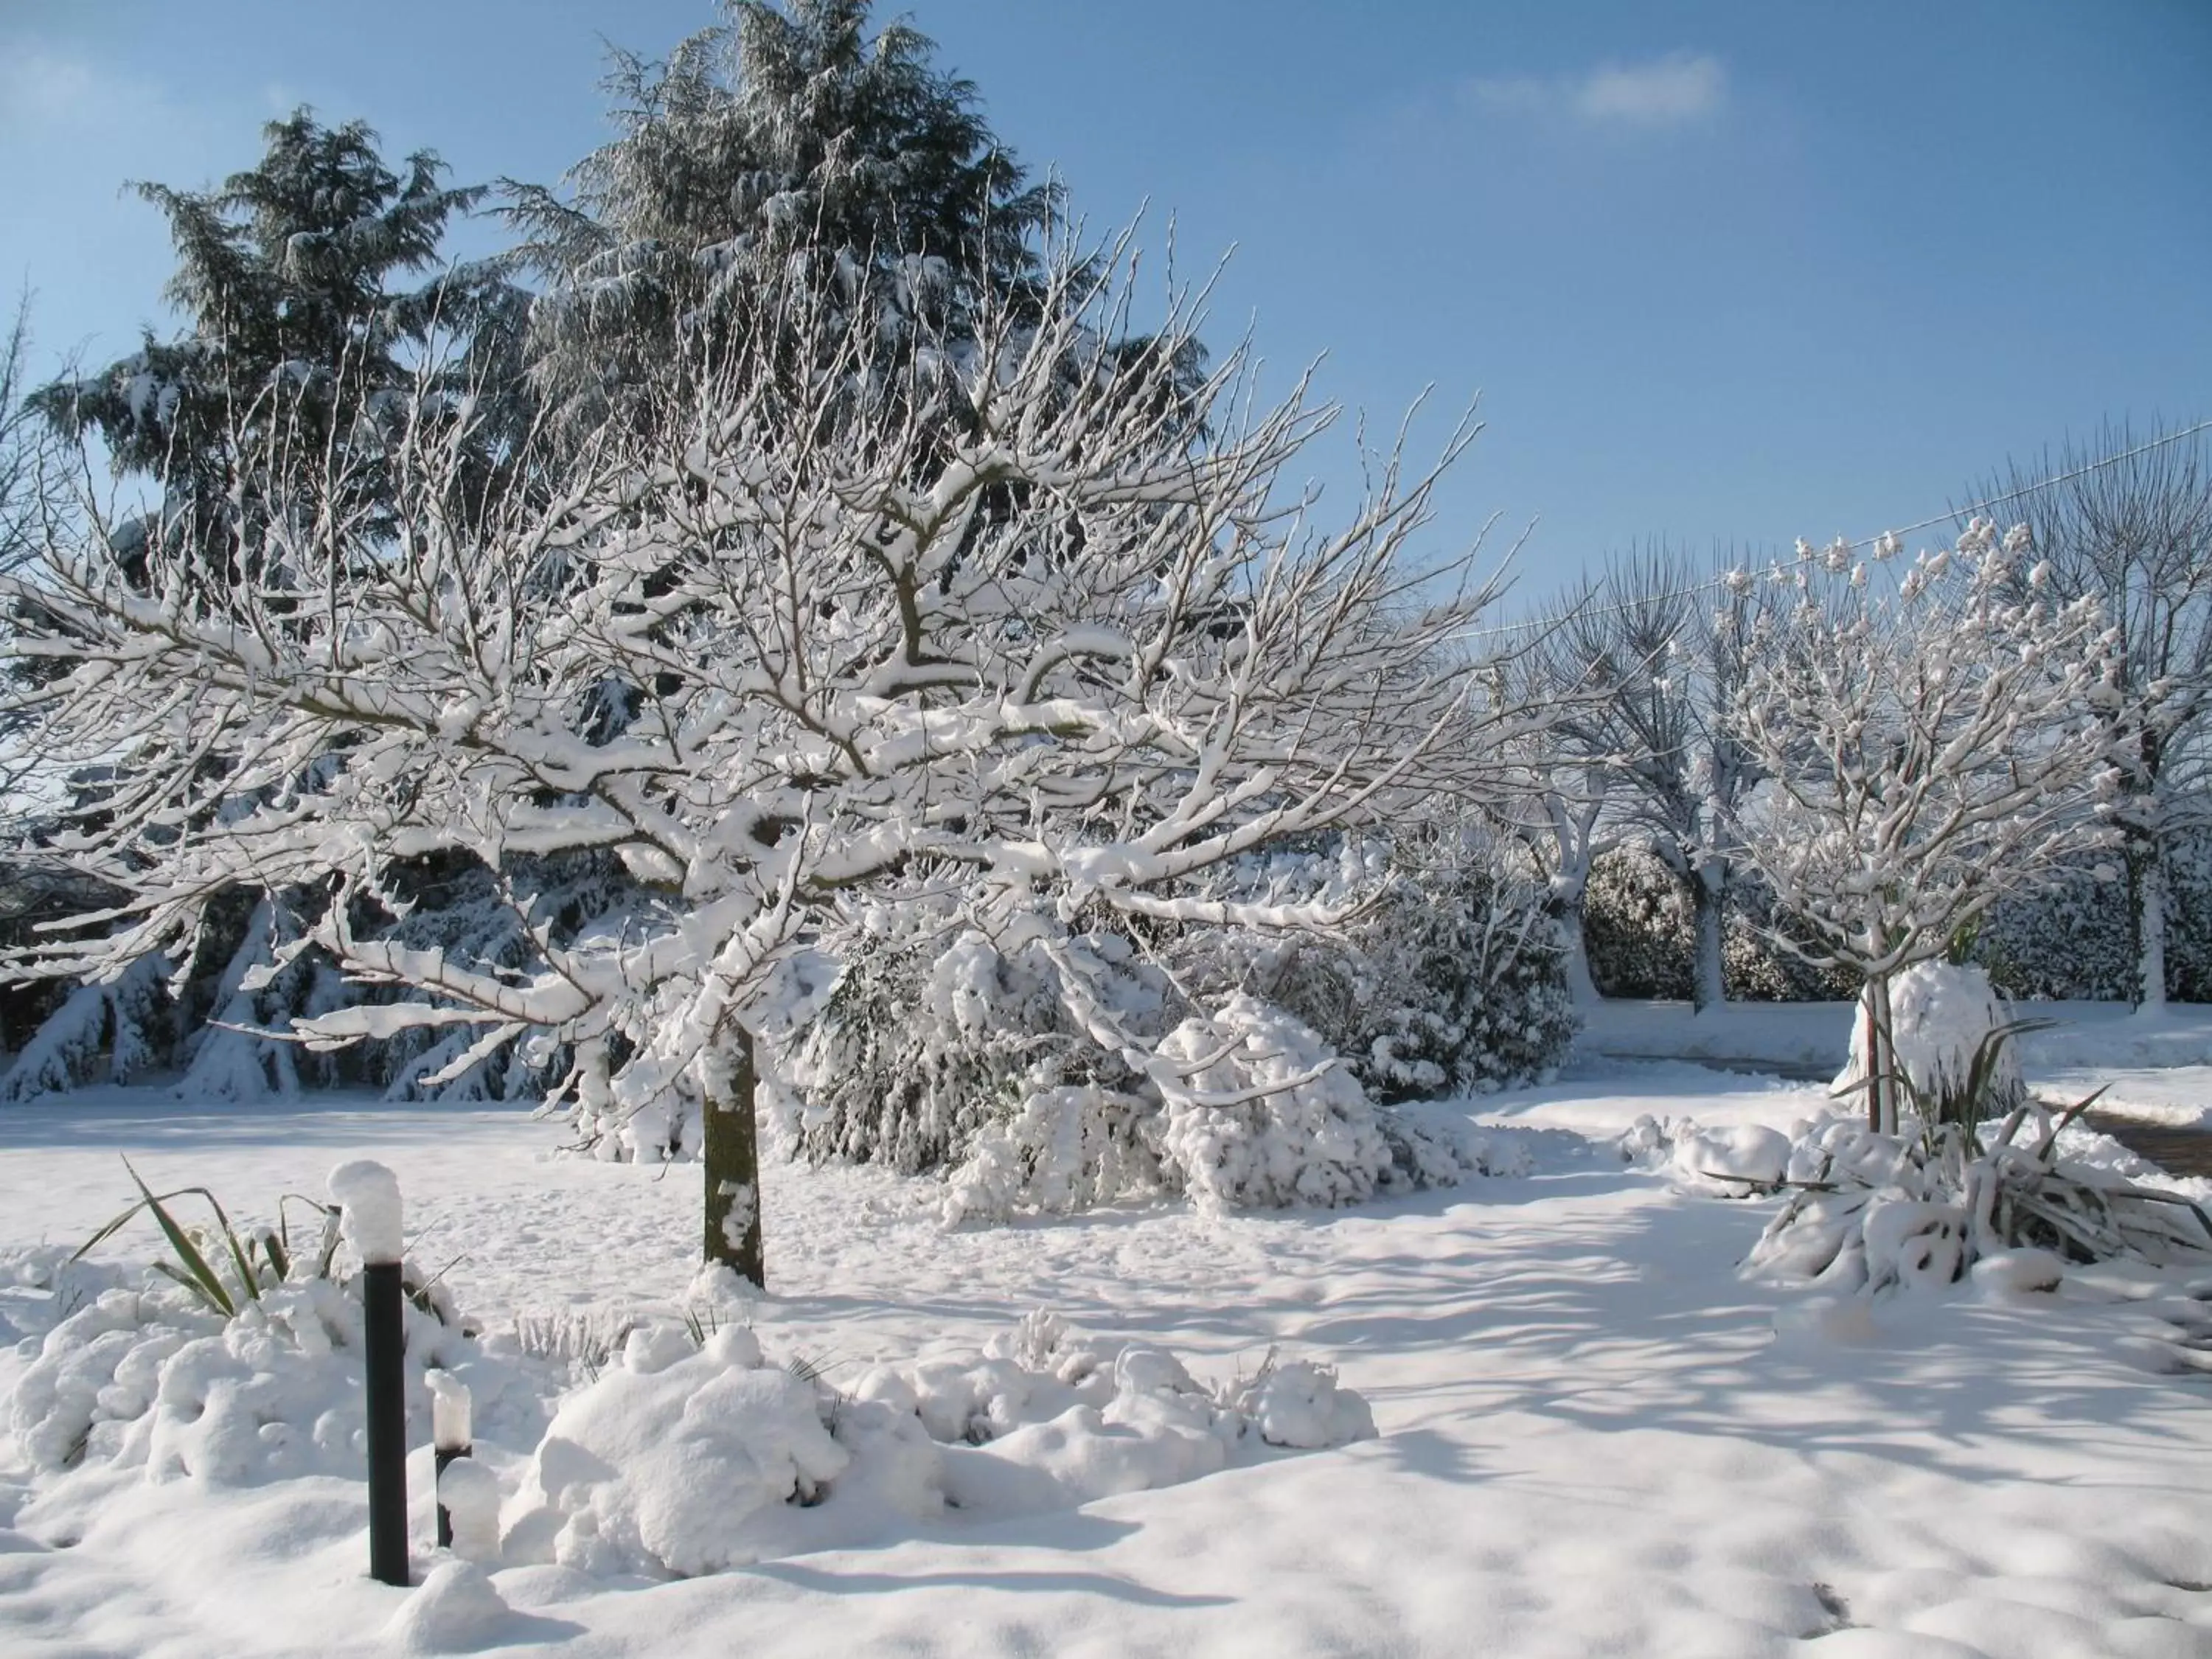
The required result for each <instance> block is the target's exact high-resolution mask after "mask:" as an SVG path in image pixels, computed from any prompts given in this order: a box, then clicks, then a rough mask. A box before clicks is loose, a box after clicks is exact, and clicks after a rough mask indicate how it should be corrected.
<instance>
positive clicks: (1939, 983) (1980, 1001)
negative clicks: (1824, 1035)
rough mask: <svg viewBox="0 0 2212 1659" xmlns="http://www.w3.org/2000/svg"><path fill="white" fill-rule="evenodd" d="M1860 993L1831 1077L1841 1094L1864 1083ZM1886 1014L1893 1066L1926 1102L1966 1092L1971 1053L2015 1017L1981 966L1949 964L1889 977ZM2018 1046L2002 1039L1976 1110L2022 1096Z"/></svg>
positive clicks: (1992, 1110) (1997, 1109) (1919, 966)
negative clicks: (1847, 1043) (1846, 1051)
mask: <svg viewBox="0 0 2212 1659" xmlns="http://www.w3.org/2000/svg"><path fill="white" fill-rule="evenodd" d="M1866 1007H1867V1005H1866V1000H1865V997H1864V995H1862V996H1861V999H1860V1000H1859V1002H1858V1003H1857V1005H1856V1006H1854V1008H1853V1010H1852V1015H1851V1048H1850V1058H1849V1059H1848V1060H1845V1061H1844V1069H1843V1070H1842V1071H1841V1072H1839V1073H1837V1075H1836V1080H1835V1084H1834V1085H1833V1087H1834V1089H1835V1091H1836V1092H1837V1093H1838V1094H1841V1093H1844V1091H1848V1090H1858V1091H1861V1094H1860V1096H1859V1097H1860V1098H1862V1099H1863V1090H1864V1085H1865V1083H1866V1080H1867V1070H1868V1063H1867V1012H1866ZM1889 1018H1890V1026H1891V1030H1892V1035H1893V1038H1894V1041H1895V1042H1896V1045H1897V1063H1898V1066H1899V1068H1900V1069H1901V1070H1902V1071H1903V1072H1904V1073H1905V1078H1906V1079H1907V1081H1909V1082H1910V1083H1911V1086H1912V1091H1913V1092H1914V1093H1915V1094H1916V1095H1917V1096H1919V1097H1921V1099H1923V1100H1924V1101H1930V1102H1932V1101H1936V1100H1938V1099H1942V1098H1944V1097H1950V1096H1954V1095H1959V1094H1961V1093H1963V1092H1964V1091H1965V1088H1966V1079H1967V1075H1968V1073H1970V1072H1971V1071H1972V1067H1973V1064H1974V1056H1975V1054H1976V1053H1977V1052H1978V1051H1979V1049H1980V1048H1981V1046H1982V1042H1983V1041H1984V1038H1986V1037H1987V1036H1989V1035H1990V1033H1991V1032H1992V1031H1997V1030H2002V1029H2003V1028H2004V1027H2005V1026H2007V1025H2008V1024H2012V1023H2013V1016H2012V1013H2011V1012H2010V1010H2008V1008H2007V1007H2006V1006H2005V1003H2004V1000H2003V999H2002V997H2000V996H1999V995H1998V994H1997V992H1996V987H1995V986H1993V985H1992V984H1990V976H1989V975H1988V974H1986V973H1985V972H1984V971H1983V970H1982V969H1979V968H1971V967H1959V966H1956V965H1954V964H1953V963H1948V962H1922V963H1915V964H1914V965H1913V966H1911V967H1910V968H1908V969H1905V971H1904V972H1903V973H1901V974H1899V975H1897V976H1896V977H1895V978H1894V979H1893V980H1892V981H1890V988H1889ZM2015 1046H2016V1045H2015V1044H2013V1043H2010V1042H2007V1043H2004V1044H2002V1045H2001V1046H2000V1048H1999V1050H1998V1053H1997V1054H1996V1056H1995V1058H1994V1062H1993V1064H1992V1065H1991V1067H1990V1077H1989V1083H1988V1089H1987V1091H1986V1093H1985V1095H1984V1098H1983V1101H1982V1103H1981V1106H1980V1115H1982V1116H1984V1117H1988V1116H1994V1115H1997V1114H1999V1113H2003V1112H2008V1111H2011V1110H2012V1109H2014V1108H2015V1107H2016V1106H2018V1105H2019V1104H2020V1103H2021V1101H2023V1100H2025V1099H2026V1098H2027V1080H2026V1079H2024V1078H2022V1077H2021V1069H2020V1056H2019V1055H2018V1054H2017V1053H2015Z"/></svg>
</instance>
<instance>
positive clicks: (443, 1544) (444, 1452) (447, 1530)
mask: <svg viewBox="0 0 2212 1659" xmlns="http://www.w3.org/2000/svg"><path fill="white" fill-rule="evenodd" d="M475 1453H476V1448H475V1447H474V1446H440V1447H438V1448H436V1449H435V1450H434V1451H432V1453H431V1454H430V1455H431V1457H432V1459H433V1460H434V1461H435V1463H436V1464H437V1469H438V1473H439V1474H444V1473H445V1472H446V1466H447V1464H448V1463H451V1462H453V1460H454V1459H456V1458H460V1457H470V1456H473V1455H475ZM438 1547H439V1548H440V1549H441V1550H449V1549H451V1548H453V1511H452V1510H449V1509H447V1507H446V1504H445V1501H444V1500H443V1499H442V1498H441V1499H440V1500H439V1503H438Z"/></svg>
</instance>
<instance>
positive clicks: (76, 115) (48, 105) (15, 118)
mask: <svg viewBox="0 0 2212 1659" xmlns="http://www.w3.org/2000/svg"><path fill="white" fill-rule="evenodd" d="M110 90H111V89H110V88H107V87H105V86H103V85H102V84H101V82H100V77H99V76H97V75H96V74H94V71H93V69H92V66H91V65H90V64H86V63H83V62H82V61H80V60H78V59H76V58H65V57H63V56H61V55H60V54H59V53H57V52H47V51H44V50H42V49H40V48H38V47H35V46H34V47H33V48H32V49H30V50H29V51H27V52H18V53H0V120H4V122H5V124H6V125H9V126H15V127H20V128H22V129H24V130H26V131H31V130H36V129H40V128H46V127H55V126H89V125H94V123H95V122H97V120H98V119H99V117H100V110H101V107H102V106H103V105H105V104H106V103H107V102H108V101H109V93H110Z"/></svg>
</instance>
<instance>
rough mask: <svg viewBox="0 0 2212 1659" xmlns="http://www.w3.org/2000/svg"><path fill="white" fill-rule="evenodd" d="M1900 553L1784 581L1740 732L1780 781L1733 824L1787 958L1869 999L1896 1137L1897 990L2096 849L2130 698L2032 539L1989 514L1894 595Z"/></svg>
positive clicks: (1819, 556)
mask: <svg viewBox="0 0 2212 1659" xmlns="http://www.w3.org/2000/svg"><path fill="white" fill-rule="evenodd" d="M1896 550H1897V544H1896V541H1895V538H1888V537H1886V538H1883V539H1882V541H1881V542H1880V543H1879V544H1876V547H1875V555H1876V556H1875V559H1874V560H1873V561H1871V562H1864V561H1862V560H1861V559H1859V557H1858V556H1857V554H1856V552H1855V551H1854V550H1853V549H1852V548H1851V547H1850V546H1849V545H1848V544H1840V543H1839V544H1836V545H1834V546H1832V547H1830V548H1828V549H1826V550H1821V551H1820V552H1817V553H1816V552H1815V551H1814V550H1813V549H1811V548H1809V547H1801V550H1800V554H1799V557H1798V559H1797V561H1796V564H1795V565H1794V566H1793V567H1791V568H1788V569H1786V570H1784V569H1778V571H1777V572H1776V574H1777V575H1778V576H1779V577H1781V578H1783V579H1784V585H1786V586H1790V587H1791V588H1793V589H1794V590H1795V591H1796V599H1795V602H1794V603H1793V604H1790V605H1782V606H1777V607H1775V608H1774V610H1773V611H1772V613H1771V616H1770V617H1768V618H1766V619H1765V620H1763V622H1762V623H1761V624H1760V629H1761V631H1760V634H1759V639H1758V641H1757V642H1756V643H1757V648H1756V650H1755V652H1754V653H1753V663H1752V666H1751V668H1750V670H1749V671H1748V674H1747V678H1746V680H1745V682H1744V684H1743V686H1742V688H1741V693H1740V695H1739V697H1738V699H1737V701H1736V702H1735V707H1734V709H1733V712H1732V714H1731V722H1732V726H1733V729H1734V731H1735V734H1736V738H1737V740H1738V741H1739V742H1740V743H1741V744H1742V745H1743V747H1744V749H1745V750H1746V752H1747V755H1748V757H1749V759H1750V763H1752V764H1753V766H1754V767H1755V769H1757V770H1758V772H1759V774H1760V775H1762V776H1764V777H1765V779H1767V780H1768V782H1767V784H1766V786H1765V788H1764V789H1763V790H1762V791H1761V792H1760V793H1759V794H1758V795H1757V796H1755V797H1753V799H1751V800H1750V801H1749V802H1748V803H1747V804H1744V805H1741V806H1739V807H1738V808H1737V809H1736V810H1735V812H1734V815H1733V823H1732V827H1733V829H1734V830H1735V835H1736V836H1737V838H1738V840H1739V842H1741V846H1742V848H1743V849H1744V851H1745V854H1746V855H1747V857H1748V858H1749V859H1750V860H1751V861H1752V862H1753V863H1754V864H1755V865H1756V866H1758V868H1759V871H1760V872H1762V873H1763V874H1764V875H1765V878H1766V879H1767V881H1768V882H1769V884H1771V886H1772V888H1773V890H1774V893H1775V896H1776V898H1777V900H1778V902H1779V903H1780V904H1781V905H1782V906H1783V908H1785V909H1786V910H1787V911H1789V912H1790V915H1791V916H1792V917H1793V918H1794V919H1795V920H1796V922H1797V924H1798V925H1799V927H1800V928H1801V929H1802V937H1800V938H1798V939H1795V940H1793V941H1790V942H1791V943H1792V945H1793V947H1794V948H1796V949H1797V950H1798V951H1801V952H1802V954H1804V955H1805V956H1806V957H1807V958H1808V960H1810V961H1812V962H1814V963H1817V964H1820V965H1826V966H1832V967H1839V968H1844V969H1850V970H1852V971H1854V972H1856V973H1857V974H1859V975H1862V976H1863V980H1864V981H1865V984H1866V998H1865V1004H1864V1006H1865V1009H1866V1015H1865V1021H1864V1023H1865V1024H1866V1026H1867V1030H1868V1038H1867V1040H1868V1045H1869V1054H1870V1056H1871V1063H1870V1065H1869V1074H1870V1075H1871V1077H1872V1079H1873V1086H1872V1087H1871V1088H1870V1089H1869V1091H1868V1102H1869V1104H1868V1116H1869V1124H1870V1126H1871V1127H1875V1128H1877V1129H1881V1130H1885V1131H1889V1130H1894V1129H1895V1127H1897V1123H1898V1114H1899V1095H1898V1091H1897V1088H1896V1086H1895V1084H1894V1081H1893V1079H1894V1077H1895V1074H1896V1073H1897V1071H1898V1067H1897V1066H1896V1063H1895V1061H1894V1059H1893V1055H1892V1053H1891V1045H1892V1042H1893V1035H1892V1008H1891V987H1892V984H1893V981H1894V979H1895V976H1896V975H1898V974H1899V973H1900V972H1901V971H1903V970H1904V969H1907V968H1910V967H1911V966H1912V965H1913V964H1914V963H1920V962H1926V961H1930V960H1933V959H1934V958H1936V957H1941V956H1942V955H1943V954H1944V953H1945V951H1947V950H1948V949H1949V948H1950V945H1951V943H1952V941H1953V940H1954V939H1956V938H1958V937H1959V936H1960V934H1961V933H1962V932H1963V931H1964V930H1966V928H1967V927H1969V926H1970V925H1971V924H1972V923H1973V922H1974V921H1976V920H1977V919H1978V917H1980V916H1981V915H1983V914H1984V912H1986V911H1987V910H1988V909H1989V908H1990V906H1991V905H1992V904H1994V903H1995V902H1996V901H1997V900H1998V899H1999V898H2000V897H2002V896H2003V895H2004V894H2005V893H2006V892H2008V891H2011V890H2017V889H2019V888H2021V887H2025V886H2028V885H2032V884H2034V883H2036V882H2037V881H2039V880H2040V879H2041V878H2042V877H2043V876H2044V874H2045V872H2047V871H2049V870H2051V868H2053V867H2054V866H2058V865H2060V864H2062V863H2063V861H2064V860H2067V859H2068V858H2069V857H2071V856H2073V855H2074V854H2077V853H2078V852H2080V851H2081V849H2082V848H2085V847H2087V846H2093V845H2096V844H2098V843H2099V842H2100V841H2101V840H2102V839H2103V838H2104V837H2105V830H2104V829H2103V827H2102V825H2101V823H2100V819H2099V817H2098V816H2097V813H2096V811H2094V810H2093V808H2094V805H2095V804H2096V803H2095V790H2096V788H2097V787H2100V780H2106V779H2107V777H2108V774H2107V769H2106V760H2107V750H2108V749H2109V746H2110V743H2111V732H2110V726H2109V722H2107V721H2106V720H2104V719H2103V718H2102V714H2101V712H2100V711H2102V710H2103V709H2104V708H2106V707H2108V706H2109V705H2110V704H2111V703H2112V701H2113V700H2114V699H2115V698H2116V697H2117V696H2118V693H2117V691H2116V690H2114V688H2113V686H2112V682H2111V678H2110V677H2111V655H2112V649H2113V644H2112V637H2111V635H2110V633H2109V631H2108V629H2107V628H2106V623H2105V618H2104V615H2103V612H2102V611H2101V610H2100V607H2099V605H2098V602H2097V600H2096V599H2095V597H2094V596H2093V595H2084V596H2082V597H2080V598H2077V599H2066V598H2063V597H2057V596H2054V595H2052V594H2051V593H2049V592H2047V591H2046V586H2045V583H2044V582H2043V581H2042V580H2040V579H2039V574H2038V572H2039V570H2041V569H2042V568H2043V567H2042V566H2041V565H2039V563H2038V562H2036V561H2035V558H2034V553H2033V549H2032V548H2031V547H2030V546H2029V545H2028V543H2027V537H2026V535H2025V533H2024V532H2015V533H2012V534H2008V535H2004V536H2000V535H1999V534H1998V533H1997V532H1996V528H1995V527H1994V526H1991V525H1990V524H1989V523H1988V522H1986V521H1981V520H1978V521H1977V522H1976V523H1975V524H1974V525H1972V526H1970V527H1969V529H1968V530H1967V531H1966V532H1965V533H1964V534H1962V535H1961V536H1960V538H1959V541H1958V544H1957V545H1956V546H1955V547H1954V548H1951V549H1948V550H1943V551H1941V552H1937V553H1933V554H1923V555H1922V556H1920V557H1919V558H1918V559H1917V561H1916V562H1914V563H1913V564H1912V565H1911V567H1910V568H1906V569H1905V571H1904V573H1903V574H1902V575H1901V577H1899V578H1898V579H1897V580H1896V581H1895V583H1894V586H1892V584H1891V582H1890V580H1889V573H1888V571H1887V568H1886V567H1885V565H1884V559H1885V558H1886V556H1889V555H1892V554H1893V553H1894V552H1895V551H1896Z"/></svg>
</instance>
